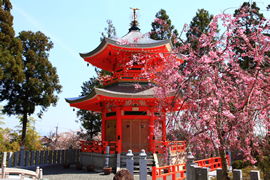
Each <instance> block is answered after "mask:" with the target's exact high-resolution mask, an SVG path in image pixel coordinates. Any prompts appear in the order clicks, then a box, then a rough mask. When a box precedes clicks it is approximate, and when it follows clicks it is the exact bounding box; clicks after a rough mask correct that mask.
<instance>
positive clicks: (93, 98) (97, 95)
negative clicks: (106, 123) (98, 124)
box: [66, 87, 155, 111]
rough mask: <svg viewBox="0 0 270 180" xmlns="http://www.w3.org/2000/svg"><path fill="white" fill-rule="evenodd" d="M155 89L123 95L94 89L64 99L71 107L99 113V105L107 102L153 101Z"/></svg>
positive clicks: (122, 93)
mask: <svg viewBox="0 0 270 180" xmlns="http://www.w3.org/2000/svg"><path fill="white" fill-rule="evenodd" d="M154 91H155V87H152V88H150V89H147V90H144V91H139V92H135V93H125V92H117V91H112V90H107V89H100V88H94V89H93V91H92V92H91V93H90V94H88V95H86V96H80V97H75V98H66V102H68V103H69V104H70V106H71V107H76V108H79V109H84V110H90V111H101V109H102V107H101V106H99V103H100V102H102V101H108V100H117V101H120V100H121V101H123V100H141V99H144V100H149V99H152V100H153V99H155V96H154V94H155V92H154Z"/></svg>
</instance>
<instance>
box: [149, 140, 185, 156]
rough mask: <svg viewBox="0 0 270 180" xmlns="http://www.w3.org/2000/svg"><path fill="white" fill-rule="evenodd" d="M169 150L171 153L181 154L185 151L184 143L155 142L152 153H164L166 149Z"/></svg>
mask: <svg viewBox="0 0 270 180" xmlns="http://www.w3.org/2000/svg"><path fill="white" fill-rule="evenodd" d="M168 147H169V148H171V152H172V153H175V152H181V151H185V150H186V141H165V142H164V141H155V142H154V147H153V148H154V149H153V152H156V153H164V151H167V150H168V149H167V148H168Z"/></svg>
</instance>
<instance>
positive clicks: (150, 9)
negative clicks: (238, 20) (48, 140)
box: [1, 0, 270, 135]
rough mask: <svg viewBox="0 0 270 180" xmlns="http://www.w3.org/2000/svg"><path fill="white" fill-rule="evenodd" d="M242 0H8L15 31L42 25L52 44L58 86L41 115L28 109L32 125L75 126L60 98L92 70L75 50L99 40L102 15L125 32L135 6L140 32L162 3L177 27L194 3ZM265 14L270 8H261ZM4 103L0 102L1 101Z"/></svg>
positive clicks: (10, 123) (226, 4)
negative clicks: (58, 91)
mask: <svg viewBox="0 0 270 180" xmlns="http://www.w3.org/2000/svg"><path fill="white" fill-rule="evenodd" d="M243 2H244V1H242V0H223V1H220V0H190V1H186V0H185V1H184V0H165V1H164V0H163V1H161V0H155V1H152V0H136V1H135V0H99V1H96V0H76V1H71V0H23V1H22V0H11V3H12V4H13V10H12V12H11V13H12V15H13V16H14V21H13V24H14V26H13V27H14V29H15V31H16V35H18V33H19V32H21V31H22V30H26V31H28V30H31V31H33V32H36V31H41V32H43V33H44V34H45V35H46V36H48V37H50V38H51V40H52V42H53V43H54V48H53V49H52V50H51V51H50V57H49V60H50V61H51V63H52V64H53V66H55V67H56V68H57V72H58V75H59V78H60V83H61V85H62V86H63V89H62V93H61V94H59V101H58V104H57V106H56V107H49V108H48V111H47V112H45V113H44V115H43V118H42V119H39V118H38V117H37V116H35V115H33V117H34V118H35V119H36V120H37V121H36V130H37V131H38V132H39V133H40V134H41V135H47V134H49V132H50V131H55V127H56V126H58V127H59V131H60V132H64V131H69V130H77V129H79V127H80V124H78V123H76V122H75V120H76V119H77V117H76V112H74V111H73V108H71V107H69V104H68V103H66V102H65V99H64V98H68V97H76V96H78V95H79V94H80V92H81V85H82V83H83V82H85V81H87V80H88V79H89V78H90V77H92V76H94V75H95V71H94V67H92V66H89V67H87V63H86V62H84V60H83V59H82V58H81V57H80V56H79V53H85V52H89V51H92V50H93V49H95V48H96V47H97V46H98V45H99V43H100V37H101V32H104V28H105V27H106V26H107V24H106V20H107V19H110V20H112V22H113V24H114V26H115V27H116V31H117V36H118V37H122V36H124V35H125V34H126V33H127V32H128V28H129V23H130V22H131V20H132V11H131V9H130V7H133V8H139V9H140V10H139V12H138V21H139V23H140V29H141V32H142V33H146V32H149V31H150V30H151V23H152V22H153V20H154V19H155V14H156V13H157V12H158V11H159V10H160V9H161V8H162V9H165V10H166V11H167V14H168V15H169V16H170V19H171V20H172V24H174V25H175V27H176V28H177V29H178V31H180V30H181V29H182V28H183V26H184V24H185V23H188V24H189V23H190V21H191V20H192V18H193V17H194V16H195V14H196V11H197V10H198V9H201V8H204V9H206V10H208V11H209V13H210V14H214V15H216V14H219V13H220V12H221V11H223V10H225V9H227V8H232V9H229V10H227V11H226V12H227V13H233V12H234V9H235V8H237V7H239V6H240V5H242V4H243ZM256 2H257V5H258V6H259V7H261V10H266V8H265V7H266V5H267V4H270V0H260V1H256ZM261 12H262V13H264V15H265V17H267V18H270V11H261ZM1 104H2V105H4V103H1ZM4 118H5V120H4V122H5V123H6V125H5V126H4V127H9V128H14V127H15V126H16V125H17V124H18V119H17V118H16V116H10V117H8V116H4Z"/></svg>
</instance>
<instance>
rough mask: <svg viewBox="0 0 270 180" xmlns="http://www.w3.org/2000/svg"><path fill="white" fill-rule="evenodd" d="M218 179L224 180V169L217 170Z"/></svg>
mask: <svg viewBox="0 0 270 180" xmlns="http://www.w3.org/2000/svg"><path fill="white" fill-rule="evenodd" d="M217 179H222V169H221V168H218V169H217Z"/></svg>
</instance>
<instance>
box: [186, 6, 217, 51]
mask: <svg viewBox="0 0 270 180" xmlns="http://www.w3.org/2000/svg"><path fill="white" fill-rule="evenodd" d="M213 18H214V16H213V15H212V14H211V15H210V14H209V12H208V11H207V10H205V9H198V12H196V16H194V17H193V19H192V21H191V22H190V25H189V26H190V29H189V30H188V32H187V33H186V36H187V42H188V43H191V44H192V48H193V49H197V45H198V42H199V41H198V39H199V38H200V37H201V35H202V34H206V35H207V33H208V32H209V24H210V22H211V21H212V20H213ZM217 32H218V31H217ZM207 49H208V47H204V48H200V49H198V50H199V51H200V55H203V54H205V53H207V52H208V51H207Z"/></svg>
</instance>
